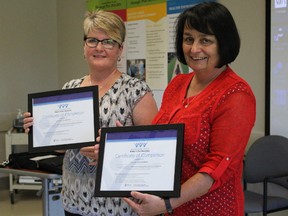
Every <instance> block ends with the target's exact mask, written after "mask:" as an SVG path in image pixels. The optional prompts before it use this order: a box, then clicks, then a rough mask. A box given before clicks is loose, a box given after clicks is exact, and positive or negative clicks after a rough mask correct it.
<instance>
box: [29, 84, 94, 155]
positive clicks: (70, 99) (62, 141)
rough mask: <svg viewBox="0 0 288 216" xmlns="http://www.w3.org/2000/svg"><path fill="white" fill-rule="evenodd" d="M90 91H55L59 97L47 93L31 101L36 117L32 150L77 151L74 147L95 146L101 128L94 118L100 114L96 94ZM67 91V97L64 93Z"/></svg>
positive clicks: (33, 114) (34, 116)
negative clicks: (96, 126)
mask: <svg viewBox="0 0 288 216" xmlns="http://www.w3.org/2000/svg"><path fill="white" fill-rule="evenodd" d="M79 89H81V88H79ZM86 90H87V89H85V91H83V89H81V91H80V92H77V91H76V90H73V91H72V92H70V91H68V92H69V93H67V91H63V90H60V91H59V92H57V93H55V92H53V93H55V94H56V95H54V94H53V95H49V94H48V95H46V94H44V95H45V96H42V97H35V98H31V99H30V101H31V112H32V116H33V128H32V132H33V135H32V136H31V143H32V146H31V148H30V149H32V150H35V149H36V150H37V149H44V150H48V149H49V150H54V149H55V150H56V149H61V148H62V149H67V148H77V146H74V145H73V144H75V145H78V144H80V145H81V144H83V145H87V144H88V143H94V144H95V137H96V135H97V133H98V129H97V128H95V116H94V115H95V114H96V115H97V116H98V115H99V114H98V113H95V98H94V93H93V91H86ZM63 92H65V94H61V93H63ZM97 103H98V100H97ZM97 105H98V104H97ZM96 110H97V109H96ZM96 119H97V118H96ZM98 121H99V120H98Z"/></svg>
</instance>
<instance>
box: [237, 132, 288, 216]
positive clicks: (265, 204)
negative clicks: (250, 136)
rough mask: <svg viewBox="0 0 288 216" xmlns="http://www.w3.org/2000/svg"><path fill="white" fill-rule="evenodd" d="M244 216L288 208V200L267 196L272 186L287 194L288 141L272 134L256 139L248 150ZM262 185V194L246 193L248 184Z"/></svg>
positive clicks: (245, 172) (245, 162)
mask: <svg viewBox="0 0 288 216" xmlns="http://www.w3.org/2000/svg"><path fill="white" fill-rule="evenodd" d="M243 178H244V195H245V215H246V216H247V215H248V213H257V212H258V213H259V212H262V214H263V215H264V216H266V215H267V214H268V213H272V212H276V211H282V210H285V209H288V197H286V198H284V197H280V196H277V195H273V196H272V195H268V188H269V186H271V183H274V184H277V185H280V186H281V187H283V188H285V189H286V190H287V191H288V139H287V138H286V137H283V136H278V135H270V136H264V137H261V138H259V139H257V140H256V141H255V142H254V143H253V144H252V145H251V147H250V149H249V150H248V152H247V154H246V157H245V161H244V173H243ZM248 183H249V184H253V183H262V184H263V193H261V194H260V193H256V192H253V191H249V190H247V184H248Z"/></svg>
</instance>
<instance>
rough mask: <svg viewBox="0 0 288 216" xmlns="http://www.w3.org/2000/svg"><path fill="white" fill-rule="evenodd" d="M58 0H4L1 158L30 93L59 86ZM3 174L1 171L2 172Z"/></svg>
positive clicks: (0, 10)
mask: <svg viewBox="0 0 288 216" xmlns="http://www.w3.org/2000/svg"><path fill="white" fill-rule="evenodd" d="M56 21H57V14H56V0H49V1H47V0H1V1H0V100H1V106H0V161H1V162H2V161H3V160H4V158H5V155H4V152H5V149H4V133H5V131H7V130H8V129H9V128H10V127H11V126H12V120H13V118H14V117H15V116H16V113H17V110H16V109H17V108H21V109H23V110H27V94H28V93H31V92H37V91H44V90H49V89H56V88H58V65H57V22H56ZM0 176H1V174H0Z"/></svg>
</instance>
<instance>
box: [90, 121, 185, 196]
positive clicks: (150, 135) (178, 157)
mask: <svg viewBox="0 0 288 216" xmlns="http://www.w3.org/2000/svg"><path fill="white" fill-rule="evenodd" d="M183 135H184V124H162V125H144V126H128V127H110V128H102V129H101V139H100V148H99V157H98V165H97V166H98V167H97V172H96V183H95V196H97V197H130V196H131V195H130V193H131V191H134V190H137V191H139V192H143V193H149V194H153V195H157V196H160V197H179V196H180V191H181V170H182V154H183ZM107 140H108V141H107ZM147 140H148V142H146V141H147ZM159 140H160V141H159ZM151 141H152V142H151ZM158 141H159V143H158ZM114 142H115V143H117V145H113V144H115V143H114ZM155 142H156V144H155ZM164 142H165V148H161V146H163V144H164ZM147 143H148V144H147ZM146 144H147V146H146ZM151 144H152V148H151ZM169 145H170V146H169ZM116 146H117V147H116ZM158 146H159V147H158ZM123 147H124V148H123ZM126 147H127V149H128V152H127V155H126V156H125V157H126V159H127V157H131V158H132V157H134V159H133V161H131V163H130V162H128V161H129V160H130V159H128V161H125V162H128V163H127V164H129V165H128V166H126V165H125V162H124V163H123V164H122V165H123V167H121V166H122V165H121V163H122V162H120V163H119V160H118V159H119V157H122V156H124V155H125V154H122V153H123V152H122V153H121V151H122V150H123V149H125V148H126ZM130 147H131V149H130ZM117 148H121V150H120V151H118V150H117ZM139 148H140V150H139ZM155 148H156V151H158V150H159V154H158V155H163V154H162V153H161V152H162V151H163V152H170V153H171V152H172V153H171V154H172V157H171V158H170V157H169V160H168V161H169V162H171V163H168V162H167V160H165V164H166V162H167V163H168V164H170V165H171V167H170V166H168V168H167V167H165V165H164V166H163V167H161V160H159V159H158V158H156V159H157V162H159V163H160V168H158V167H157V168H155V169H157V172H156V173H157V174H156V175H155V179H154V176H153V178H149V181H150V179H151V180H152V181H151V182H153V181H154V180H155V181H159V182H160V184H164V185H165V181H166V180H168V179H170V180H168V181H169V182H170V186H169V187H170V188H169V189H167V188H165V189H164V190H163V189H161V188H160V189H158V188H153V187H151V188H150V187H148V189H145V188H141V189H139V187H138V185H137V183H136V185H137V186H136V187H135V188H134V185H133V184H134V183H135V182H137V181H142V180H143V179H141V175H142V174H143V173H142V174H141V171H142V170H145V173H146V174H147V172H149V171H150V168H151V167H153V166H154V165H155V164H153V163H151V166H150V163H149V161H146V158H144V157H146V156H149V155H150V156H152V155H155V157H156V155H157V154H156V153H158V152H155ZM160 148H161V149H160ZM111 150H112V151H111ZM124 151H126V150H124ZM170 153H168V154H167V155H169V154H170ZM116 154H120V156H119V155H117V156H116ZM121 154H122V156H121ZM143 154H145V155H144V156H143ZM158 155H157V156H158ZM142 156H143V158H142ZM165 157H166V153H164V158H162V160H164V159H165ZM159 158H160V157H159ZM114 159H115V160H114ZM126 159H125V160H126ZM121 160H122V158H120V161H121ZM137 160H138V162H137ZM141 160H142V161H141ZM148 160H149V159H148ZM150 160H154V159H150ZM110 161H111V163H110ZM133 163H134V164H133ZM141 163H142V164H141ZM107 164H108V165H109V166H111V167H112V168H111V167H109V168H108V169H107V166H106V165H107ZM113 164H114V165H116V167H114V165H113ZM135 164H136V165H135ZM143 164H145V165H143ZM163 164H164V163H163ZM130 165H131V166H130ZM139 165H140V166H139ZM137 166H139V167H140V168H139V170H141V171H140V174H139V173H138V174H137V175H135V173H134V170H133V169H134V168H135V167H137ZM117 167H118V168H119V169H120V170H119V169H117ZM131 167H132V168H131ZM169 167H170V168H169ZM110 168H111V169H110ZM121 169H122V170H121ZM153 169H154V168H151V172H155V170H154V171H153ZM111 170H112V173H113V172H114V170H115V173H113V174H115V175H113V174H112V178H107V177H106V176H109V175H110V176H111V172H110V171H111ZM131 170H132V171H131ZM122 171H123V173H122ZM125 172H126V173H125ZM130 172H131V173H130ZM136 172H138V167H137V168H136ZM161 172H163V173H161ZM127 173H128V174H127ZM158 173H160V178H157V177H156V176H159V175H158ZM146 174H145V175H146ZM169 175H171V176H169ZM113 176H115V178H113ZM119 176H120V178H123V176H124V179H123V182H122V179H121V180H119ZM128 176H137V177H136V179H133V180H132V183H131V179H128V178H129V177H128ZM167 176H169V177H170V178H169V177H168V178H167ZM126 177H127V179H128V180H127V179H125V178H126ZM138 177H139V179H138ZM132 178H134V177H132ZM156 178H157V179H156ZM107 179H108V183H107V181H106V180H107ZM113 179H114V180H115V181H114V180H113ZM171 179H172V181H173V182H172V183H171ZM109 181H112V182H110V183H111V184H110V183H109ZM119 181H120V182H121V183H118V182H119ZM133 181H135V182H133ZM115 182H117V183H116V184H115ZM129 182H130V183H131V184H130V183H129ZM143 182H145V180H144V181H142V185H143V187H145V183H143ZM102 183H103V184H110V185H111V188H110V187H109V186H108V188H106V186H104V187H103V185H102ZM117 185H118V186H119V185H120V187H119V189H117V188H116V189H115V187H118V186H117ZM171 186H172V187H171ZM140 187H142V186H140ZM156 187H157V186H156ZM161 187H162V185H161Z"/></svg>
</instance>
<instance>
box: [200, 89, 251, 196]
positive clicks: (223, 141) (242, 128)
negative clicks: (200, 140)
mask: <svg viewBox="0 0 288 216" xmlns="http://www.w3.org/2000/svg"><path fill="white" fill-rule="evenodd" d="M227 95H228V96H225V97H223V98H222V99H221V100H220V101H219V103H218V106H217V107H216V109H215V110H214V113H213V115H212V116H213V119H211V120H212V128H211V143H210V153H209V154H208V155H207V156H206V158H205V163H204V164H203V165H202V166H201V168H200V170H199V172H204V173H207V174H209V175H210V176H211V177H212V178H213V179H214V184H213V185H212V187H211V188H210V191H212V190H215V189H216V188H218V187H219V186H220V185H222V184H223V183H225V182H227V181H228V180H229V179H230V178H231V176H235V175H237V174H238V175H239V174H240V175H241V174H242V162H243V156H244V151H245V148H246V145H247V142H248V140H249V137H250V133H251V130H252V127H253V126H254V122H255V109H256V107H255V106H256V105H255V98H254V95H253V94H252V93H251V92H250V94H249V91H239V92H232V93H231V94H227ZM239 172H240V173H239Z"/></svg>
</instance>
